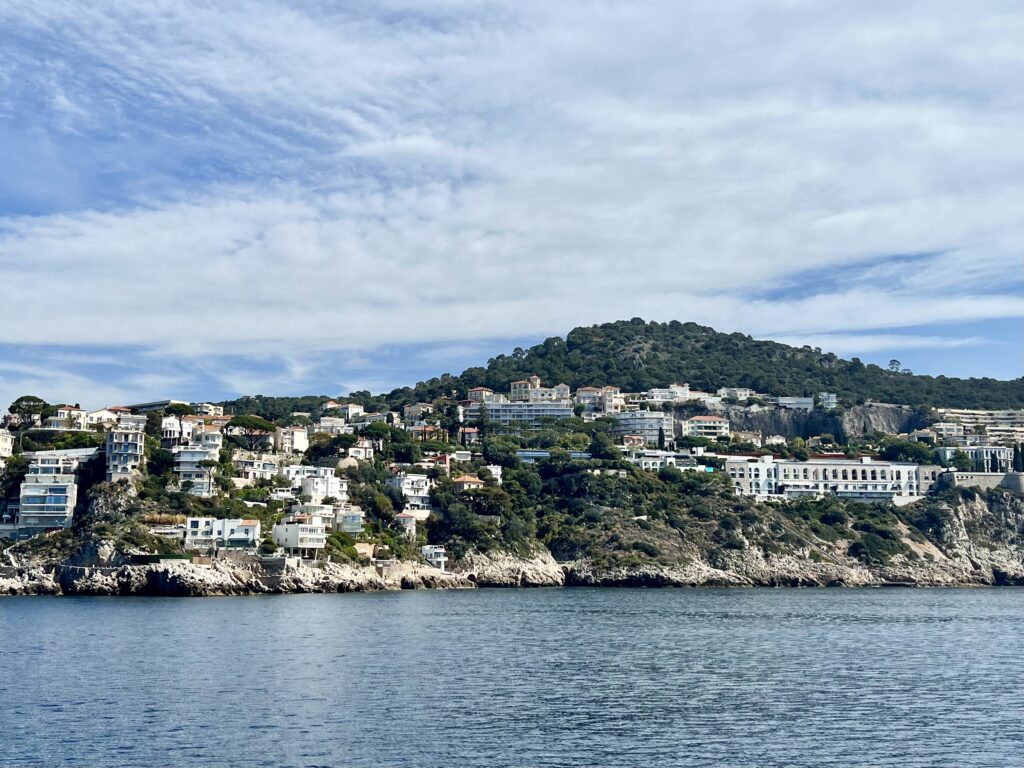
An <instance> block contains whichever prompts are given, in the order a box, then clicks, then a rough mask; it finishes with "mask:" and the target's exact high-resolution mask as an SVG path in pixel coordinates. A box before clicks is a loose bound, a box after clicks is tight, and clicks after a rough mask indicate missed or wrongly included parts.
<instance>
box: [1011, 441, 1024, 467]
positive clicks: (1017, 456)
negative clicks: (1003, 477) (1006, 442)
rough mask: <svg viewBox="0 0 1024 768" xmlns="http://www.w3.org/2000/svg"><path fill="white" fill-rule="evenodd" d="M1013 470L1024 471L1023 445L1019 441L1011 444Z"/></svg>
mask: <svg viewBox="0 0 1024 768" xmlns="http://www.w3.org/2000/svg"><path fill="white" fill-rule="evenodd" d="M1013 471H1014V472H1024V446H1022V445H1021V444H1020V443H1015V444H1014V446H1013Z"/></svg>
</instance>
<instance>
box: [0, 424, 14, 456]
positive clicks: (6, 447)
mask: <svg viewBox="0 0 1024 768" xmlns="http://www.w3.org/2000/svg"><path fill="white" fill-rule="evenodd" d="M13 455H14V435H12V434H11V433H10V432H8V431H7V430H6V429H3V428H0V459H9V458H10V457H11V456H13Z"/></svg>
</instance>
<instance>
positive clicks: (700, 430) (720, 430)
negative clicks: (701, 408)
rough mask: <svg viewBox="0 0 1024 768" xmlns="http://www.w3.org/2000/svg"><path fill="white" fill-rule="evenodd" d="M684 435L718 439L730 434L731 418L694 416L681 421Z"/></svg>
mask: <svg viewBox="0 0 1024 768" xmlns="http://www.w3.org/2000/svg"><path fill="white" fill-rule="evenodd" d="M681 427H682V431H683V434H684V435H688V436H689V437H706V438H707V439H708V440H718V439H719V438H721V437H728V436H729V420H728V419H726V418H723V417H721V416H693V417H691V418H689V419H686V420H685V421H683V422H681Z"/></svg>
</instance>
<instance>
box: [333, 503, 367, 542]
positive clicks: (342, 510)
mask: <svg viewBox="0 0 1024 768" xmlns="http://www.w3.org/2000/svg"><path fill="white" fill-rule="evenodd" d="M365 524H366V513H365V512H363V509H362V507H360V506H358V505H356V504H351V503H343V504H336V505H335V507H334V530H336V531H342V532H343V533H347V534H350V535H353V536H355V535H358V534H360V533H362V532H363V526H364V525H365Z"/></svg>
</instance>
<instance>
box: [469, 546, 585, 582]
mask: <svg viewBox="0 0 1024 768" xmlns="http://www.w3.org/2000/svg"><path fill="white" fill-rule="evenodd" d="M455 570H456V571H457V572H458V573H460V574H464V575H465V576H466V578H468V579H470V580H471V581H473V582H474V583H475V584H476V585H477V586H478V587H560V586H562V585H563V584H565V570H564V569H563V567H562V566H560V565H559V564H558V563H557V562H556V561H555V558H554V557H552V556H551V553H550V552H548V551H547V550H540V551H538V552H535V553H533V554H532V555H531V556H530V557H528V558H523V557H517V556H516V555H513V554H510V553H508V552H487V553H481V552H471V553H469V554H467V555H466V556H465V557H463V558H462V560H460V561H459V562H458V563H456V564H455Z"/></svg>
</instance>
